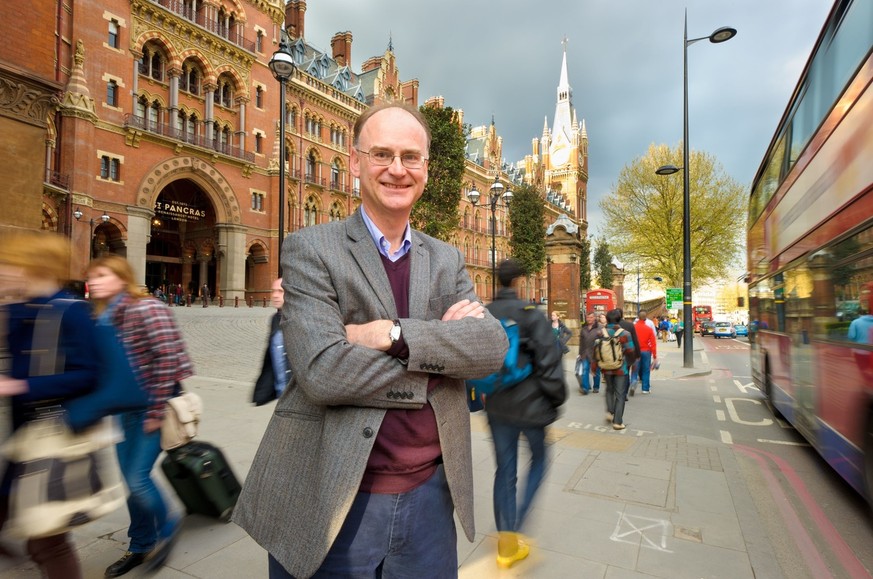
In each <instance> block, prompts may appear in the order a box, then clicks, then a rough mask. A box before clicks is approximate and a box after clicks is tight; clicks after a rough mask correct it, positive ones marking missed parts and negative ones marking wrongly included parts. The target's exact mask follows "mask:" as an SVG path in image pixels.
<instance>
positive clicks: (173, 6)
mask: <svg viewBox="0 0 873 579" xmlns="http://www.w3.org/2000/svg"><path fill="white" fill-rule="evenodd" d="M156 3H157V4H159V5H161V6H163V7H164V8H166V9H167V10H169V11H170V12H175V13H176V14H178V15H179V16H181V17H182V18H184V19H186V20H190V21H191V22H193V23H194V24H197V25H199V26H202V27H203V28H205V29H206V30H208V31H209V32H212V33H213V34H216V35H218V36H220V37H222V38H224V39H226V40H228V41H230V42H233V43H234V44H236V45H237V46H241V47H242V48H244V49H246V50H248V51H249V52H254V51H255V42H254V41H253V40H246V39H245V38H244V37H243V35H242V34H241V33H239V32H234V31H233V30H228V29H227V28H225V27H224V25H222V24H219V23H218V22H216V21H214V20H210V21H207V20H206V19H205V18H204V16H203V12H199V11H198V12H194V11H193V10H191V5H190V4H188V5H187V6H186V5H185V3H184V2H183V1H182V0H156ZM236 26H239V24H238V23H237V24H236Z"/></svg>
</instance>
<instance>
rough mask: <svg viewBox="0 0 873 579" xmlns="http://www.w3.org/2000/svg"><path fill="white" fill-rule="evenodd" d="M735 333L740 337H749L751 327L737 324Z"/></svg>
mask: <svg viewBox="0 0 873 579" xmlns="http://www.w3.org/2000/svg"><path fill="white" fill-rule="evenodd" d="M734 331H735V332H736V333H737V335H738V336H747V337H748V335H749V326H747V325H746V324H735V325H734Z"/></svg>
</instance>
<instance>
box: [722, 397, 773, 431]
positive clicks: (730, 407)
mask: <svg viewBox="0 0 873 579" xmlns="http://www.w3.org/2000/svg"><path fill="white" fill-rule="evenodd" d="M736 402H749V403H751V404H754V405H756V406H760V405H761V402H760V401H759V400H751V399H749V398H725V399H724V405H725V406H726V407H727V411H728V414H729V415H730V417H731V420H733V421H734V422H736V423H737V424H745V425H747V426H770V425H771V424H773V421H772V420H770V419H769V418H762V419H761V420H758V421H756V422H752V421H750V420H743V419H741V418H740V415H739V414H737V409H736V406H735V403H736Z"/></svg>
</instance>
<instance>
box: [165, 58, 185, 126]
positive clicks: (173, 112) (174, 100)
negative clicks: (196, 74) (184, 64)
mask: <svg viewBox="0 0 873 579" xmlns="http://www.w3.org/2000/svg"><path fill="white" fill-rule="evenodd" d="M167 74H168V75H169V77H170V120H169V122H168V123H167V124H169V125H170V128H171V129H172V130H176V120H177V119H178V118H179V76H181V74H182V69H181V68H177V67H173V68H171V69H170V70H168V71H167Z"/></svg>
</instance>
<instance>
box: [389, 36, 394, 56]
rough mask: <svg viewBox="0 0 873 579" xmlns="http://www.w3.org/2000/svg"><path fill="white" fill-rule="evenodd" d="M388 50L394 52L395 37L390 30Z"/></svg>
mask: <svg viewBox="0 0 873 579" xmlns="http://www.w3.org/2000/svg"><path fill="white" fill-rule="evenodd" d="M388 52H394V37H393V36H392V35H391V32H390V31H389V32H388Z"/></svg>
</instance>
